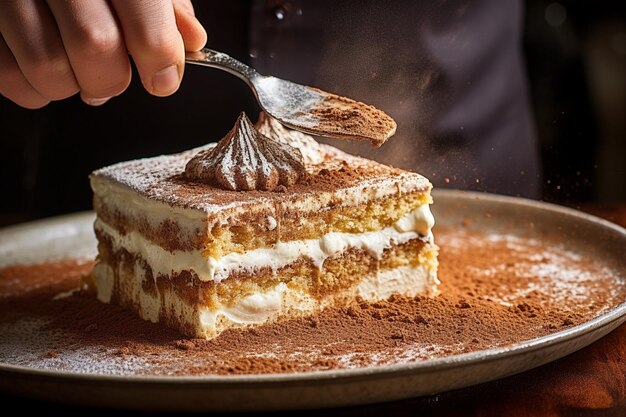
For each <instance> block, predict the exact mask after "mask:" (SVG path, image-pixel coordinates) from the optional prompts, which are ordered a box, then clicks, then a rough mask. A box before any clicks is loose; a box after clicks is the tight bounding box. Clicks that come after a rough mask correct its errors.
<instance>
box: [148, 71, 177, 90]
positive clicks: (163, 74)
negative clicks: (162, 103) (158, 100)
mask: <svg viewBox="0 0 626 417" xmlns="http://www.w3.org/2000/svg"><path fill="white" fill-rule="evenodd" d="M179 83H180V78H179V76H178V67H177V66H176V65H172V66H169V67H167V68H164V69H162V70H161V71H159V72H157V73H156V74H154V76H153V77H152V89H153V90H154V91H155V92H156V93H157V94H170V93H173V92H174V91H175V90H176V89H177V88H178V84H179Z"/></svg>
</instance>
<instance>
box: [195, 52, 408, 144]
mask: <svg viewBox="0 0 626 417" xmlns="http://www.w3.org/2000/svg"><path fill="white" fill-rule="evenodd" d="M186 62H187V63H189V64H195V65H202V66H206V67H211V68H218V69H221V70H224V71H226V72H229V73H231V74H233V75H235V76H237V77H239V78H241V79H242V80H243V81H245V82H246V84H248V86H249V87H250V88H251V89H252V91H253V93H254V95H255V96H256V98H257V101H258V103H259V106H261V109H262V110H263V111H265V112H266V113H267V114H269V115H270V116H272V117H273V118H275V119H277V120H278V121H279V122H281V123H282V124H283V125H285V126H287V127H289V128H292V129H296V130H300V131H302V132H306V133H310V134H313V135H319V136H330V137H335V138H339V139H351V140H365V141H370V142H371V143H372V144H373V145H374V146H380V145H382V144H383V143H384V142H385V141H386V140H387V139H389V137H391V136H392V135H393V134H394V133H395V131H396V123H395V121H394V120H393V119H392V118H391V117H389V116H388V115H387V114H385V113H384V112H383V111H381V110H378V109H376V108H375V107H373V106H369V105H367V104H363V103H359V102H357V101H354V100H351V99H349V98H345V97H340V96H337V95H335V94H331V93H327V92H325V91H322V90H318V89H317V88H312V87H307V86H303V85H300V84H296V83H293V82H291V81H286V80H282V79H280V78H276V77H272V76H266V75H261V74H259V73H258V72H257V71H256V70H255V69H254V68H251V67H249V66H247V65H246V64H244V63H242V62H239V61H237V60H236V59H234V58H232V57H230V56H228V55H226V54H224V53H222V52H217V51H213V50H211V49H203V50H201V51H198V52H187V56H186Z"/></svg>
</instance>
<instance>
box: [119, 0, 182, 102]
mask: <svg viewBox="0 0 626 417" xmlns="http://www.w3.org/2000/svg"><path fill="white" fill-rule="evenodd" d="M111 3H112V5H113V7H114V8H115V11H116V13H117V16H118V17H119V20H120V23H121V25H122V29H123V31H124V37H125V40H126V47H127V48H128V51H129V52H130V54H131V56H132V57H133V60H134V61H135V64H136V66H137V70H138V71H139V75H140V77H141V82H142V83H143V85H144V87H145V88H146V90H148V92H150V93H151V94H154V95H156V96H168V95H170V94H172V93H174V92H175V91H176V90H178V87H179V85H180V80H181V78H182V75H183V68H184V60H185V47H184V44H183V39H182V37H181V34H180V33H179V32H178V29H177V27H176V18H175V16H174V7H173V5H172V2H171V0H150V1H148V0H145V1H140V2H139V1H127V0H111Z"/></svg>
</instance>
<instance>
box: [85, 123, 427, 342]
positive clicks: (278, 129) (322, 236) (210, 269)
mask: <svg viewBox="0 0 626 417" xmlns="http://www.w3.org/2000/svg"><path fill="white" fill-rule="evenodd" d="M91 185H92V188H93V191H94V207H95V210H96V212H97V220H96V222H95V231H96V235H97V237H98V242H99V245H98V250H99V257H98V259H99V262H98V264H97V265H96V267H95V269H94V273H93V278H94V285H95V288H96V290H97V296H98V299H100V300H101V301H103V302H107V303H108V302H113V303H118V304H120V305H123V306H126V307H128V308H130V309H132V310H134V311H136V312H137V313H138V314H139V315H140V316H141V317H142V318H144V319H146V320H150V321H152V322H164V323H166V324H167V325H169V326H171V327H174V328H176V329H178V330H180V331H181V332H182V333H184V334H186V335H189V336H195V337H204V338H211V337H214V336H216V335H218V334H219V333H220V332H222V331H224V330H225V329H229V328H233V327H244V326H251V325H258V324H261V323H266V322H272V321H277V320H285V319H289V318H292V317H298V316H306V315H311V314H314V313H315V312H317V311H319V310H320V309H322V308H324V307H327V306H333V305H346V304H349V303H352V302H355V301H356V300H361V299H364V300H368V301H375V300H380V299H385V298H387V297H389V296H390V295H391V294H394V293H399V294H404V295H409V296H413V295H417V294H428V295H433V294H435V293H436V291H437V284H438V281H437V275H436V271H437V247H436V246H435V244H434V243H433V236H432V233H431V228H432V226H433V223H434V220H433V216H432V215H431V213H430V210H429V204H430V203H431V197H430V190H431V184H430V183H429V181H428V180H427V179H426V178H424V177H422V176H420V175H418V174H414V173H410V172H406V171H402V170H400V169H395V168H391V167H388V166H385V165H381V164H379V163H376V162H373V161H370V160H367V159H363V158H359V157H355V156H351V155H348V154H346V153H343V152H341V151H339V150H337V149H335V148H333V147H331V146H327V145H321V144H318V143H317V142H315V141H314V140H313V138H311V137H310V136H307V135H305V134H302V133H299V132H295V131H291V130H287V129H285V128H284V127H282V125H280V124H279V123H278V122H276V121H274V120H272V119H270V118H268V117H263V115H262V117H261V119H260V120H259V122H258V123H257V125H256V126H252V125H251V123H250V121H249V120H248V118H247V117H246V116H245V115H243V114H242V116H240V118H239V120H238V121H237V123H236V125H235V127H234V128H233V129H232V130H231V131H230V132H229V133H228V134H227V135H226V136H225V137H224V138H223V139H222V140H221V141H220V142H219V143H218V144H216V145H215V144H212V145H208V146H206V147H203V148H200V149H195V150H191V151H187V152H183V153H180V154H175V155H167V156H159V157H156V158H149V159H142V160H136V161H129V162H123V163H120V164H117V165H113V166H110V167H107V168H103V169H100V170H98V171H96V172H94V173H93V174H92V175H91Z"/></svg>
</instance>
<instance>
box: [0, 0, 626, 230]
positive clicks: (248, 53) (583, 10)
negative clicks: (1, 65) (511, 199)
mask: <svg viewBox="0 0 626 417" xmlns="http://www.w3.org/2000/svg"><path fill="white" fill-rule="evenodd" d="M324 3H328V4H327V6H328V7H329V10H331V11H332V16H329V15H327V14H324V11H323V7H322V6H324ZM370 3H371V5H370ZM417 3H420V2H413V1H408V0H407V1H405V2H403V1H399V0H398V1H395V2H385V1H378V2H367V1H364V2H354V1H352V2H351V1H345V2H328V1H326V2H324V1H317V2H312V1H304V0H302V1H275V0H263V1H252V0H239V1H228V2H199V1H197V2H196V3H195V5H196V8H197V10H198V13H199V15H200V20H201V21H202V22H203V23H205V24H206V26H207V29H208V32H209V46H210V47H212V48H214V49H217V50H221V51H224V52H227V53H229V54H231V55H232V56H234V57H236V58H238V59H241V60H242V61H244V62H247V63H250V64H252V65H254V66H255V67H257V68H259V69H260V70H262V71H263V72H266V73H271V74H273V75H277V76H283V77H285V78H288V79H292V80H294V81H297V82H302V83H306V84H314V85H316V86H319V87H321V88H326V89H329V90H331V91H334V92H338V93H342V94H346V95H349V96H352V97H354V98H356V99H359V100H362V101H367V102H370V103H372V104H375V105H377V106H380V107H381V108H383V109H384V110H386V111H388V112H389V113H390V114H391V115H392V116H394V117H396V118H397V119H398V122H399V129H398V135H397V138H394V139H392V140H391V141H390V142H389V143H388V144H386V145H385V146H384V147H383V148H382V149H381V150H380V151H376V152H373V151H372V150H371V149H366V148H364V147H363V146H360V145H359V146H352V145H350V144H345V143H339V144H338V143H337V141H332V140H331V141H330V143H333V144H334V145H338V146H341V147H344V148H348V149H350V150H351V151H352V152H356V153H361V154H364V155H367V156H368V157H372V158H374V159H378V160H380V161H382V162H385V163H391V164H394V165H397V166H400V167H403V168H407V169H413V170H417V171H419V172H421V173H422V174H424V175H425V176H427V177H429V178H430V179H431V180H432V181H433V183H434V184H435V186H436V187H449V188H466V189H473V190H481V191H486V192H498V193H503V194H511V195H522V196H527V197H532V198H539V199H543V200H546V201H550V202H556V203H560V204H566V205H571V206H578V205H581V204H583V205H585V204H619V203H626V6H624V4H625V3H626V2H592V1H561V2H553V1H541V0H529V1H526V2H518V1H514V0H510V1H498V0H493V1H491V2H489V1H478V0H476V1H475V2H472V1H448V2H447V1H439V2H432V1H429V2H424V3H428V5H427V6H424V7H427V8H429V9H428V10H418V9H416V7H415V4H417ZM478 4H480V5H481V6H480V7H482V9H481V10H480V12H481V13H478V12H476V13H473V8H475V7H478V6H475V5H478ZM320 5H321V6H320ZM334 5H340V6H337V7H335V6H334ZM333 7H334V9H333ZM355 7H356V8H359V11H360V13H362V14H363V15H364V16H365V17H364V18H363V19H356V18H353V17H350V18H347V17H346V16H352V15H353V14H354V13H353V10H356V9H352V8H355ZM492 9H494V11H493V14H489V13H491V10H492ZM495 9H497V10H495ZM483 12H485V13H487V14H485V13H483ZM412 14H414V16H413V15H412ZM479 15H481V16H482V17H481V19H485V16H486V19H487V20H486V21H487V22H491V23H493V25H494V28H496V29H497V30H501V31H504V32H503V33H505V35H507V34H510V35H511V36H510V38H511V39H512V40H513V41H514V42H516V43H518V44H519V46H520V48H519V51H520V52H521V54H522V56H523V57H524V58H525V61H523V68H522V72H521V74H522V75H526V76H527V82H528V84H525V83H526V80H524V77H521V78H520V79H519V80H517V78H519V77H517V76H514V77H513V79H514V81H512V82H519V85H521V86H522V87H523V89H524V90H527V93H528V96H527V97H528V100H527V102H528V103H530V112H529V116H530V122H529V123H528V124H527V128H528V132H525V133H524V135H522V136H523V137H524V138H525V139H524V140H527V141H528V145H529V146H531V145H532V147H534V148H536V150H537V151H538V158H537V161H536V162H537V166H534V165H533V163H534V162H532V161H531V162H524V161H521V162H520V164H521V165H520V166H519V167H515V175H516V176H515V177H514V178H513V179H511V178H509V177H507V176H506V175H504V174H503V175H502V178H499V177H500V176H499V175H498V173H499V171H498V170H504V169H505V168H506V165H507V161H508V159H511V158H514V157H515V153H516V152H517V151H516V149H515V147H514V146H512V147H509V145H508V144H506V142H503V144H504V145H506V146H504V145H503V146H502V149H496V151H494V147H493V146H492V147H491V151H492V152H497V155H496V154H495V153H494V154H493V155H494V156H492V158H494V160H495V162H494V163H489V160H488V158H487V159H485V158H478V157H475V154H473V153H471V152H465V151H464V148H465V147H467V148H468V149H469V148H471V147H472V146H474V145H475V144H476V142H477V141H479V140H480V137H481V132H482V131H484V130H481V129H478V128H477V129H476V130H475V132H474V133H472V126H471V112H470V113H468V115H466V117H469V118H470V125H469V126H467V127H466V124H465V122H463V121H459V122H457V121H455V120H454V119H450V118H447V119H446V123H447V128H449V126H450V125H452V126H453V127H455V128H458V133H455V134H448V133H446V134H445V135H443V134H440V130H437V129H436V128H433V125H436V124H437V123H438V120H439V119H438V118H437V116H438V114H439V110H438V109H439V108H442V109H443V110H441V114H444V113H445V111H446V110H445V108H444V107H441V100H440V98H439V97H438V94H437V92H438V91H440V90H438V89H441V91H448V93H444V94H442V96H443V97H446V98H447V99H448V100H449V101H452V102H454V101H455V100H456V96H455V95H454V94H453V93H452V94H450V93H449V88H450V86H449V84H450V83H448V84H446V81H447V80H454V79H455V78H454V77H455V75H454V74H453V75H451V76H450V77H448V78H447V75H448V73H447V72H446V71H447V68H446V65H447V64H446V63H445V62H444V64H441V68H438V69H437V70H430V69H429V67H428V65H429V63H430V62H431V61H433V62H434V61H435V60H434V59H431V58H432V57H433V56H435V57H437V53H436V51H435V53H433V54H432V55H428V54H427V53H426V52H424V51H426V50H427V46H429V45H424V44H420V42H419V41H420V39H422V38H420V33H422V32H420V30H422V29H423V28H428V30H429V31H430V32H428V33H429V35H428V36H433V38H434V39H440V38H437V36H438V35H439V34H441V33H443V34H444V35H446V36H447V38H446V39H449V40H450V42H451V43H452V44H453V45H454V47H455V48H456V49H452V51H455V50H456V51H461V54H460V55H463V54H462V53H463V52H468V51H471V49H469V47H468V46H466V44H465V43H464V42H465V41H467V40H468V39H481V38H480V37H478V38H476V37H474V38H473V37H472V36H473V35H472V32H471V31H465V32H455V31H454V30H449V27H456V26H459V25H461V26H462V25H465V24H467V22H485V20H480V19H478V16H479ZM407 16H408V17H407ZM450 16H452V17H450ZM377 17H378V20H377V21H378V22H379V24H377V25H376V24H372V23H371V19H372V18H377ZM400 19H402V20H403V21H405V22H406V24H405V25H404V26H403V25H400V24H398V25H396V24H394V21H395V20H400ZM507 19H512V20H511V22H512V24H509V23H508V21H507ZM224 22H228V24H224ZM455 25H456V26H455ZM483 26H484V24H483ZM518 26H519V27H518ZM413 28H419V30H417V29H416V30H414V31H412V30H413ZM498 28H499V29H498ZM479 29H480V30H483V29H484V28H479ZM496 29H494V30H496ZM513 32H515V33H517V32H519V38H517V37H516V36H517V35H515V33H513ZM311 33H313V34H314V35H313V36H311ZM316 33H319V36H315V34H316ZM459 33H461V34H464V35H463V36H456V35H458V34H459ZM498 33H499V32H498ZM412 36H415V38H412ZM485 36H486V38H487V39H490V38H492V37H494V35H493V34H491V32H489V33H488V34H487V35H485ZM507 36H508V35H507ZM496 37H497V36H496ZM377 41H378V42H379V43H381V42H382V45H383V47H382V48H378V49H375V48H374V47H372V48H366V49H365V50H364V49H363V48H362V47H357V46H358V45H361V44H360V43H359V42H361V43H363V42H365V43H368V44H371V45H375V43H376V42H377ZM396 42H398V43H402V45H401V47H400V46H398V47H397V48H396ZM355 45H356V46H355ZM407 45H414V46H415V49H411V48H410V47H408V46H407ZM470 46H471V45H470ZM510 49H512V50H515V51H513V52H515V53H516V48H510ZM372 51H377V54H374V55H373V54H372ZM414 51H415V53H413V52H414ZM478 51H479V52H480V49H478ZM399 52H401V53H399ZM468 54H469V52H468ZM338 56H339V57H345V59H337V57H338ZM362 56H365V57H366V59H367V60H366V61H363V62H365V63H366V64H367V65H364V63H363V62H361V61H359V60H360V59H361V57H362ZM396 58H397V60H396ZM429 59H430V61H429ZM481 59H482V61H484V62H489V56H486V57H483V58H481ZM307 60H308V61H307ZM309 61H310V62H311V64H310V65H304V66H303V65H301V63H302V62H309ZM444 61H445V60H444ZM294 62H295V63H300V65H295V64H294ZM459 62H461V63H462V62H463V60H460V61H459ZM433 65H434V66H435V67H436V65H435V64H433ZM449 65H450V66H452V67H454V66H457V65H458V64H457V63H455V62H452V63H450V64H449ZM412 68H417V69H419V71H418V70H417V69H416V70H415V71H413V69H412ZM396 70H397V71H396ZM394 71H395V72H394ZM428 71H430V72H428ZM413 72H414V73H415V75H413ZM461 72H462V71H461ZM462 73H463V74H464V77H465V78H463V83H464V84H466V85H471V84H472V82H473V80H474V78H472V77H476V80H478V79H479V78H480V76H481V75H480V71H478V72H477V75H473V73H470V72H467V73H464V72H462ZM524 73H525V74H524ZM397 74H407V75H406V77H404V76H402V77H398V76H397ZM425 74H426V75H425ZM516 77H517V78H516ZM425 80H426V81H425ZM515 80H517V81H515ZM476 84H478V83H476ZM361 87H362V88H361ZM446 89H448V90H446ZM516 94H518V95H519V94H522V95H524V94H526V93H525V92H522V93H519V92H518V93H516ZM405 96H406V97H405ZM459 97H462V96H459ZM400 98H402V99H400ZM485 100H489V96H488V95H486V96H485ZM524 100H526V97H523V100H522V103H524V102H525V101H524ZM412 103H413V104H412ZM432 103H434V104H432ZM459 103H460V104H463V103H462V102H460V101H459ZM431 104H432V105H431ZM413 105H414V107H411V106H413ZM242 110H245V111H246V112H247V113H248V114H249V115H250V116H251V117H252V118H253V119H254V118H255V117H256V114H257V113H258V109H257V107H256V104H255V101H254V99H253V97H252V95H251V93H250V92H249V91H248V89H247V87H246V86H245V85H244V84H243V83H242V82H241V81H239V80H237V79H236V78H234V77H232V76H230V75H227V74H225V73H221V72H219V71H215V70H206V69H200V68H189V67H188V68H187V69H186V76H185V79H184V80H183V84H182V86H181V89H180V91H179V92H178V93H176V94H175V95H174V96H172V97H170V98H166V99H159V98H154V97H151V96H149V95H148V94H147V93H146V92H145V91H143V90H142V88H141V85H140V83H139V81H138V78H137V76H136V74H135V75H134V78H133V83H132V85H131V87H130V88H129V90H128V91H127V92H126V93H125V94H123V95H122V96H120V97H116V98H114V99H113V100H111V101H110V102H109V103H107V104H106V105H104V106H103V107H100V108H91V107H89V106H86V105H84V104H83V103H82V102H81V101H80V100H79V99H78V98H77V97H73V98H70V99H68V100H65V101H61V102H55V103H52V104H50V105H49V106H47V107H46V108H43V109H40V110H35V111H31V110H24V109H21V108H19V107H17V106H16V105H14V104H13V103H12V102H10V101H8V100H6V99H4V98H2V97H0V175H1V177H0V178H2V181H0V196H1V197H0V225H7V224H11V223H16V222H21V221H26V220H30V219H34V218H39V217H46V216H51V215H56V214H63V213H68V212H73V211H79V210H87V209H89V208H90V206H91V190H90V188H89V182H88V179H87V177H88V175H89V173H90V172H91V171H93V170H94V169H97V168H99V167H102V166H105V165H109V164H112V163H115V162H120V161H124V160H128V159H134V158H140V157H148V156H153V155H158V154H163V153H173V152H177V151H181V150H184V149H188V148H191V147H194V146H199V145H202V144H204V143H207V142H213V141H216V140H219V139H220V138H221V137H222V136H223V135H224V134H225V133H226V132H227V131H228V130H229V129H230V127H231V126H232V123H233V122H234V120H235V118H236V116H237V114H238V113H239V112H240V111H242ZM427 110H430V112H429V111H427ZM522 111H524V110H523V109H522ZM498 117H499V116H498V115H496V116H495V118H498ZM413 121H415V123H413ZM494 122H497V120H495V121H494ZM455 123H456V124H458V126H455V125H454V124H455ZM504 124H505V126H512V125H510V124H507V123H504ZM528 126H529V127H528ZM515 129H517V127H515ZM513 133H514V132H513ZM472 135H475V136H476V138H475V137H474V136H472ZM496 136H497V135H496ZM509 136H510V140H512V141H513V142H512V144H513V145H515V142H514V141H515V135H514V134H511V135H509ZM326 141H327V142H328V140H326ZM446 147H447V148H446ZM451 147H452V148H454V149H455V150H454V152H451V151H449V149H450V148H451ZM442 148H446V149H447V150H446V151H445V152H444V151H442ZM507 155H508V156H507ZM507 158H508V159H507ZM526 163H527V164H528V165H529V166H528V169H526V168H525V167H524V164H526ZM481 166H487V168H485V169H482V168H481ZM520 167H521V168H520ZM509 171H511V169H509ZM493 178H499V179H500V181H499V182H498V181H493ZM509 185H510V186H509Z"/></svg>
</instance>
